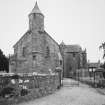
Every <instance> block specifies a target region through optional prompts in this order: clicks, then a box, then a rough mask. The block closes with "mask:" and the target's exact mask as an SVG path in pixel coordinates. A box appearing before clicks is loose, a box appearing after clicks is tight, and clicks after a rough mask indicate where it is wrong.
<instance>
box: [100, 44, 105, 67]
mask: <svg viewBox="0 0 105 105" xmlns="http://www.w3.org/2000/svg"><path fill="white" fill-rule="evenodd" d="M99 49H102V50H103V59H104V58H105V42H103V43H102V44H101V45H100V46H99ZM100 67H102V68H104V69H105V62H104V63H103V64H102V65H101V66H100Z"/></svg>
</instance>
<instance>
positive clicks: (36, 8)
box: [30, 1, 43, 15]
mask: <svg viewBox="0 0 105 105" xmlns="http://www.w3.org/2000/svg"><path fill="white" fill-rule="evenodd" d="M34 13H35V14H36V13H38V14H41V15H43V14H42V12H41V11H40V9H39V7H38V4H37V1H36V3H35V6H34V8H33V9H32V11H31V13H30V14H34Z"/></svg>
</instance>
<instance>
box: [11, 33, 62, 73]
mask: <svg viewBox="0 0 105 105" xmlns="http://www.w3.org/2000/svg"><path fill="white" fill-rule="evenodd" d="M59 54H60V49H59V45H58V44H57V43H56V42H55V41H54V40H53V39H52V38H51V37H50V36H49V35H48V34H47V33H46V32H45V31H44V32H39V31H33V32H30V33H29V32H28V33H26V34H25V35H24V36H23V37H22V38H21V40H19V41H18V43H17V44H16V45H15V46H14V55H16V60H15V64H14V65H12V66H13V67H11V68H15V69H13V70H11V72H17V73H28V72H39V73H40V72H41V73H49V69H51V70H52V71H54V70H55V68H56V67H58V66H62V64H60V58H59ZM61 60H62V59H61ZM14 66H15V67H14Z"/></svg>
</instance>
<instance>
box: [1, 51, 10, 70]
mask: <svg viewBox="0 0 105 105" xmlns="http://www.w3.org/2000/svg"><path fill="white" fill-rule="evenodd" d="M0 71H6V72H8V71H9V59H8V57H6V56H5V55H4V54H3V52H2V50H1V49H0Z"/></svg>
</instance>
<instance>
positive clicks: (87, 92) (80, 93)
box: [19, 79, 105, 105]
mask: <svg viewBox="0 0 105 105" xmlns="http://www.w3.org/2000/svg"><path fill="white" fill-rule="evenodd" d="M73 83H74V85H71V84H73ZM63 84H64V85H63V87H62V88H61V89H60V90H58V91H57V92H55V93H54V94H52V95H49V96H46V97H43V98H40V99H35V100H34V101H30V102H27V103H22V104H19V105H105V95H102V94H99V93H98V92H97V91H96V90H95V89H93V88H90V87H89V86H88V85H84V84H79V86H78V85H75V84H77V82H76V81H73V80H70V79H64V81H63Z"/></svg>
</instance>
